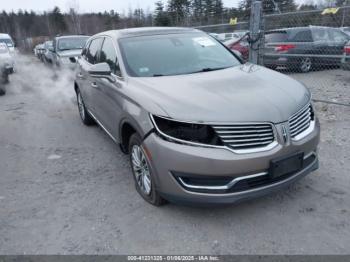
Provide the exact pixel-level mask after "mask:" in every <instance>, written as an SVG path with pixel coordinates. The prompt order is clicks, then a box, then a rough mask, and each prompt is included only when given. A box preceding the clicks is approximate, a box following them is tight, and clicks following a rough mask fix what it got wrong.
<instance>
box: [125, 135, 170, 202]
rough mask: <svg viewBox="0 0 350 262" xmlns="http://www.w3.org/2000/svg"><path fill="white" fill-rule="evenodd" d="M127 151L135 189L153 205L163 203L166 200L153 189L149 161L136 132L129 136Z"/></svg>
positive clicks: (152, 177)
mask: <svg viewBox="0 0 350 262" xmlns="http://www.w3.org/2000/svg"><path fill="white" fill-rule="evenodd" d="M129 152H130V166H131V171H132V173H133V178H134V181H135V187H136V191H137V192H138V193H139V194H140V195H141V197H142V198H143V199H144V200H146V201H147V202H148V203H150V204H152V205H154V206H161V205H163V204H165V202H166V201H165V200H164V199H163V198H162V197H161V196H160V195H159V193H158V192H157V191H156V189H155V184H154V181H155V179H154V176H153V174H152V170H151V168H150V164H149V163H150V161H149V159H148V157H147V154H146V153H145V152H144V150H143V147H142V140H141V137H140V136H139V135H138V134H137V133H134V134H133V135H131V137H130V140H129Z"/></svg>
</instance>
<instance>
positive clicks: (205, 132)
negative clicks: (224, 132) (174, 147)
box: [151, 115, 223, 146]
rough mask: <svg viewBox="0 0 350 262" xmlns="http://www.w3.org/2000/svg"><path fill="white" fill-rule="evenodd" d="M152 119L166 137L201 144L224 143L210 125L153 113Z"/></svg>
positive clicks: (220, 144)
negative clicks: (177, 119)
mask: <svg viewBox="0 0 350 262" xmlns="http://www.w3.org/2000/svg"><path fill="white" fill-rule="evenodd" d="M151 119H152V122H153V124H154V125H155V128H156V130H157V131H158V133H159V135H160V136H162V137H163V138H164V139H167V140H171V141H175V142H184V143H186V142H188V143H196V144H201V145H214V146H222V145H223V143H222V141H221V140H220V138H219V137H218V136H217V135H216V133H215V131H214V129H213V128H212V127H211V126H209V125H204V124H194V123H186V122H179V121H175V120H170V119H167V118H163V117H159V116H154V115H151Z"/></svg>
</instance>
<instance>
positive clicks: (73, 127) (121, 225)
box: [0, 57, 350, 254]
mask: <svg viewBox="0 0 350 262" xmlns="http://www.w3.org/2000/svg"><path fill="white" fill-rule="evenodd" d="M20 60H21V61H20V62H19V64H18V72H17V73H16V74H15V75H13V76H12V78H11V84H10V85H9V86H8V94H7V95H6V96H4V97H0V112H1V113H0V159H1V161H0V254H140V253H143V254H179V253H181V254H188V253H191V254H349V250H350V207H349V206H350V205H349V204H350V194H349V187H350V176H349V174H350V154H349V152H350V141H349V134H350V132H349V131H350V107H346V106H338V105H332V104H326V103H315V105H316V111H317V113H318V116H319V117H320V120H321V124H322V136H321V144H320V169H319V170H318V171H316V172H314V173H312V174H310V175H309V176H307V177H306V178H305V179H303V180H301V181H300V182H298V183H296V184H294V185H292V186H290V187H289V188H288V189H287V190H285V191H283V192H279V193H276V194H273V195H270V196H267V197H264V198H260V199H256V200H252V201H249V202H244V203H241V204H237V205H232V206H226V207H218V208H191V207H183V206H177V205H174V204H168V205H165V206H164V207H161V208H156V207H153V206H151V205H149V204H147V203H145V202H144V201H143V200H142V199H141V198H140V197H139V196H138V194H137V193H136V191H135V190H134V185H133V180H132V176H131V173H130V170H129V164H128V160H127V157H126V156H124V155H123V154H122V153H121V152H120V150H119V148H118V146H116V145H115V144H114V143H113V142H112V141H111V140H110V139H109V138H108V136H107V135H106V134H104V133H103V131H102V130H101V129H100V128H98V127H89V128H88V127H85V126H83V124H82V123H81V122H80V119H79V116H78V112H77V109H76V106H75V104H74V101H75V100H74V94H73V90H72V83H71V77H70V75H69V73H67V72H62V73H60V75H59V77H58V78H57V77H55V74H54V73H53V71H52V70H50V69H48V68H47V67H45V66H44V65H42V64H40V63H39V62H38V61H33V58H28V57H23V58H22V59H20ZM291 76H292V77H296V78H298V79H299V80H301V81H303V82H305V83H306V84H307V85H308V86H309V87H310V89H311V91H312V93H313V96H314V98H318V99H326V100H330V101H338V102H343V103H349V98H350V74H349V72H343V71H341V70H332V71H322V72H312V73H309V74H295V75H291Z"/></svg>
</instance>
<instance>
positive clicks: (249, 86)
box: [129, 64, 310, 123]
mask: <svg viewBox="0 0 350 262" xmlns="http://www.w3.org/2000/svg"><path fill="white" fill-rule="evenodd" d="M129 84H130V85H132V86H134V87H135V93H138V95H140V97H141V100H140V99H138V101H146V102H145V103H147V101H149V100H151V101H152V102H153V103H155V104H156V105H157V106H159V107H160V108H162V109H163V111H164V112H166V113H167V117H170V118H173V119H176V120H184V121H186V120H187V121H195V122H201V121H203V122H256V121H258V122H260V121H264V122H273V123H279V122H283V121H286V120H288V118H289V117H290V116H291V115H292V114H294V113H295V112H296V111H298V110H299V109H301V108H302V107H303V106H304V105H306V103H307V102H308V101H309V100H310V92H309V91H308V90H307V89H306V88H305V87H304V86H303V85H302V84H300V83H299V82H297V81H295V80H293V79H292V78H290V77H288V76H285V75H283V74H280V73H277V72H275V71H272V70H269V69H267V68H264V67H260V66H256V65H252V64H246V65H242V66H237V67H234V68H228V69H224V70H219V71H213V72H206V73H197V74H189V75H181V76H164V77H147V78H131V79H130V82H129ZM146 97H147V99H145V98H146ZM145 108H146V109H147V105H146V106H145ZM150 113H153V114H161V113H158V112H150ZM163 115H164V114H163Z"/></svg>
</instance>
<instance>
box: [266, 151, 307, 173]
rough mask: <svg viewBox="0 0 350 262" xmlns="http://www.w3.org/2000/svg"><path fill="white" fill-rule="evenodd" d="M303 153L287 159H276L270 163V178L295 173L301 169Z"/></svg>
mask: <svg viewBox="0 0 350 262" xmlns="http://www.w3.org/2000/svg"><path fill="white" fill-rule="evenodd" d="M303 161H304V153H301V152H297V153H295V154H293V155H289V156H287V157H281V158H277V159H274V160H272V161H271V163H270V170H269V174H270V176H271V178H278V177H281V176H283V175H287V174H291V173H295V172H297V171H299V170H301V169H302V167H303Z"/></svg>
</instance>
